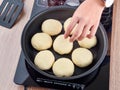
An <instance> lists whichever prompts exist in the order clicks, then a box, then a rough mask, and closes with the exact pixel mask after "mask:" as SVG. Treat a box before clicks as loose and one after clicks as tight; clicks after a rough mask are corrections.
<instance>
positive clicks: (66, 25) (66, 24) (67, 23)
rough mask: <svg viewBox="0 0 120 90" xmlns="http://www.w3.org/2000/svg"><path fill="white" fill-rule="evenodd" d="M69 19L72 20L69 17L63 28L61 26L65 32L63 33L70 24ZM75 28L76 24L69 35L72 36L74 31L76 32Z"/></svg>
mask: <svg viewBox="0 0 120 90" xmlns="http://www.w3.org/2000/svg"><path fill="white" fill-rule="evenodd" d="M71 19H72V18H71V17H70V18H68V19H67V20H66V21H65V22H64V26H63V27H64V30H65V31H67V28H68V25H69V24H70V22H71ZM77 26H78V24H76V25H75V27H74V28H73V30H72V31H71V33H70V34H71V35H72V34H73V33H74V31H75V30H76V28H77Z"/></svg>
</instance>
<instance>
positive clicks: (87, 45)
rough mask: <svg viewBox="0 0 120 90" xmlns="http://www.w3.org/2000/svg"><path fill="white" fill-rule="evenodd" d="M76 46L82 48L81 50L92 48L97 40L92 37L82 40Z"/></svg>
mask: <svg viewBox="0 0 120 90" xmlns="http://www.w3.org/2000/svg"><path fill="white" fill-rule="evenodd" d="M78 44H79V45H80V46H81V47H83V48H88V49H90V48H92V47H94V46H95V45H96V44H97V38H96V36H94V37H92V38H88V37H86V38H84V39H83V40H81V41H78Z"/></svg>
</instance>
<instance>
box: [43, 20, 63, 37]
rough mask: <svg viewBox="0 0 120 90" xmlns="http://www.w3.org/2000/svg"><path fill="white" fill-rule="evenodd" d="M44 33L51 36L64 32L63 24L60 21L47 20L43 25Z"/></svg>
mask: <svg viewBox="0 0 120 90" xmlns="http://www.w3.org/2000/svg"><path fill="white" fill-rule="evenodd" d="M42 31H43V32H45V33H47V34H49V35H51V36H54V35H57V34H59V33H60V32H61V31H62V24H61V23H60V21H58V20H55V19H47V20H45V21H44V22H43V24H42Z"/></svg>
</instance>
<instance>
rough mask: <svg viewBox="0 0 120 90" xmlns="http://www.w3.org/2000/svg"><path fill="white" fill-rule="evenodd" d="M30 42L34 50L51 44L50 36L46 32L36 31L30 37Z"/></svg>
mask: <svg viewBox="0 0 120 90" xmlns="http://www.w3.org/2000/svg"><path fill="white" fill-rule="evenodd" d="M31 44H32V46H33V47H34V48H35V49H36V50H45V49H48V48H50V47H51V46H52V38H51V36H49V35H48V34H46V33H36V34H35V35H34V36H33V37H32V39H31Z"/></svg>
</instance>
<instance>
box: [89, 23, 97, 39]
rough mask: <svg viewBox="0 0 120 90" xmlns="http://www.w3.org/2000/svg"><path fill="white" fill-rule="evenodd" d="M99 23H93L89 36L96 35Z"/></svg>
mask: <svg viewBox="0 0 120 90" xmlns="http://www.w3.org/2000/svg"><path fill="white" fill-rule="evenodd" d="M98 25H99V24H96V25H93V26H92V27H91V30H90V34H88V35H87V37H88V38H92V37H93V36H95V34H96V32H97V28H98Z"/></svg>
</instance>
